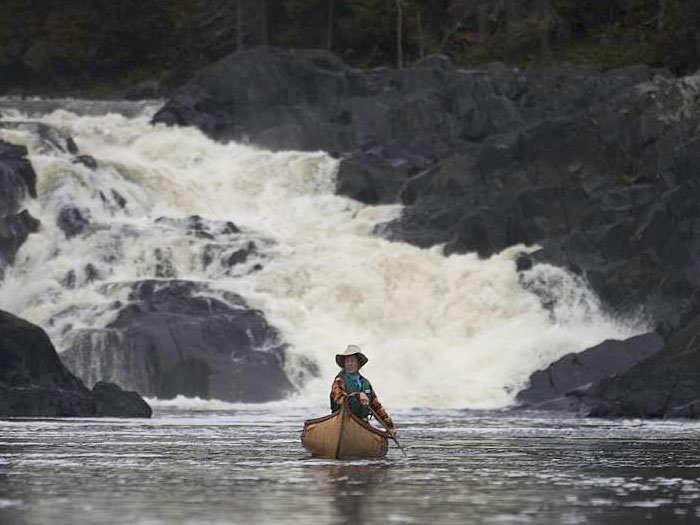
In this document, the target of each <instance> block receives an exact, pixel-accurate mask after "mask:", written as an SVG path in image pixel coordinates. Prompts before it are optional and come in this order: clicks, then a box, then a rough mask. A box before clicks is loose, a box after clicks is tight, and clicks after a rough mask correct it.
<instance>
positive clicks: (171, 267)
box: [0, 100, 644, 408]
mask: <svg viewBox="0 0 700 525" xmlns="http://www.w3.org/2000/svg"><path fill="white" fill-rule="evenodd" d="M32 104H33V105H32ZM2 106H4V109H0V112H1V113H2V117H1V120H2V124H3V125H2V126H0V139H2V140H5V141H8V142H12V143H15V144H22V145H25V146H26V147H27V149H28V150H29V155H28V158H29V159H30V161H31V163H32V165H33V166H34V169H35V171H36V172H37V176H38V181H37V192H38V198H37V199H36V200H28V201H27V202H26V206H27V208H28V209H29V210H30V212H31V214H32V215H33V216H35V217H37V218H39V219H40V220H41V224H42V226H41V229H40V231H39V232H38V233H35V234H32V235H31V236H30V237H29V239H28V240H27V242H26V243H25V244H24V245H23V246H22V248H21V249H20V251H19V252H18V254H17V257H16V260H15V263H14V266H13V267H12V268H11V269H9V270H8V272H7V275H6V278H5V280H4V281H3V282H2V283H1V284H0V305H1V307H2V308H3V309H6V310H9V311H11V312H13V313H15V314H17V315H20V316H22V317H24V318H26V319H28V320H30V321H32V322H35V323H37V324H39V325H40V326H42V327H44V328H45V329H46V330H47V331H48V333H49V335H50V336H51V338H52V340H53V341H54V344H55V345H56V347H57V348H58V350H59V352H60V351H62V350H65V349H66V348H68V347H69V346H70V345H72V344H74V343H76V340H77V338H82V339H84V338H85V337H98V338H99V336H96V335H95V334H94V333H93V332H94V331H95V330H99V329H101V328H104V327H105V326H106V325H107V324H108V323H109V322H110V321H112V320H113V319H114V316H115V313H116V312H117V309H118V306H119V305H122V304H124V303H125V302H128V286H125V283H131V282H134V281H135V280H139V279H152V278H153V279H184V280H189V281H195V282H200V283H203V284H206V286H207V288H208V289H209V290H210V292H208V293H210V294H212V295H214V296H216V297H218V298H220V299H221V300H226V294H227V293H235V294H238V295H240V296H242V297H244V298H245V299H246V301H247V302H248V303H249V304H250V305H251V306H252V307H254V308H256V309H259V310H261V311H262V312H264V315H265V317H266V319H267V321H268V322H269V323H270V324H271V325H272V326H274V327H275V328H276V329H277V330H279V332H280V334H281V337H282V339H283V340H284V341H285V342H286V343H288V344H289V347H288V349H287V359H286V364H285V366H286V370H287V373H288V375H289V377H290V378H291V379H292V380H293V381H294V382H297V383H298V384H297V386H299V387H300V392H299V394H297V395H298V396H299V402H300V403H306V404H320V403H325V402H327V397H328V391H329V388H330V383H331V380H332V378H333V376H334V375H335V373H336V369H337V367H336V365H335V363H334V354H335V353H338V352H341V351H342V350H343V349H344V347H345V346H346V345H347V344H348V343H354V344H358V345H360V346H361V347H362V348H363V350H364V351H365V353H366V354H367V356H368V357H369V363H368V364H367V365H366V367H365V368H364V369H363V373H364V374H365V375H366V376H367V377H368V378H369V379H370V380H371V381H372V382H373V385H374V387H375V389H376V390H377V393H378V395H379V396H380V398H381V399H382V401H383V402H384V403H385V404H388V405H389V406H408V407H410V406H426V407H471V408H494V407H502V406H505V405H507V404H508V403H510V402H511V401H512V399H513V396H514V394H515V393H516V392H517V389H518V388H520V387H521V386H522V385H523V384H524V383H525V382H526V380H527V378H528V376H529V374H530V373H532V372H533V371H534V370H536V369H538V368H541V367H544V366H546V365H548V364H549V363H551V362H552V361H553V360H556V359H557V358H559V357H561V356H562V355H564V354H566V353H569V352H574V351H580V350H583V349H585V348H587V347H589V346H592V345H594V344H597V343H599V342H601V341H602V340H604V339H608V338H626V337H629V336H631V335H633V334H635V333H638V332H639V331H641V330H643V328H644V327H642V326H640V325H638V324H636V323H632V322H627V323H621V322H618V321H616V320H613V319H610V318H607V317H606V316H605V315H604V313H603V312H602V310H601V306H600V304H599V302H598V300H597V298H596V297H595V296H594V295H593V294H592V293H591V292H590V291H589V290H588V289H587V288H586V284H585V282H584V281H582V280H581V279H579V278H577V277H575V276H573V275H571V274H569V273H567V272H566V271H564V270H562V269H559V268H554V267H551V266H546V265H537V266H535V267H534V268H533V269H531V270H529V271H527V272H524V273H520V274H519V273H518V272H516V268H515V263H514V259H515V257H516V256H517V254H518V253H520V252H522V251H527V250H528V248H525V247H522V246H516V247H511V248H508V249H506V250H504V251H503V252H502V253H499V254H497V255H494V256H492V257H491V258H489V259H485V260H484V259H479V258H478V257H477V256H476V255H475V254H466V255H452V256H450V257H445V256H443V255H442V253H441V249H440V247H434V248H431V249H421V248H417V247H415V246H410V245H407V244H402V243H393V242H389V241H387V240H385V239H383V238H381V237H378V236H375V235H373V231H374V230H375V228H376V227H377V226H378V225H380V224H382V223H384V222H386V221H388V220H390V219H392V218H394V217H396V216H397V214H398V213H400V211H401V208H400V206H398V205H389V206H367V205H363V204H361V203H359V202H355V201H353V200H350V199H348V198H345V197H342V196H338V195H335V193H334V190H335V174H336V171H337V168H338V161H337V160H335V159H333V158H331V157H330V156H329V155H327V154H325V153H324V152H314V153H302V152H294V151H285V152H270V151H265V150H262V149H258V148H255V147H253V146H250V145H245V144H237V143H229V144H220V143H217V142H214V141H212V140H210V139H208V138H207V137H206V136H204V135H203V134H202V133H201V132H199V131H198V130H196V129H193V128H168V127H164V126H162V125H157V126H151V125H150V124H149V121H150V118H151V116H152V114H153V113H154V111H155V110H156V108H157V106H156V105H155V104H135V103H134V104H126V103H120V104H119V105H114V106H110V105H109V104H105V106H104V107H102V108H101V107H99V105H96V103H88V102H82V103H81V102H80V101H75V100H71V101H65V102H64V103H54V104H50V105H48V106H46V107H44V106H42V105H41V104H39V102H37V101H34V102H33V103H31V102H27V103H25V104H24V105H23V103H22V102H19V101H8V100H5V101H4V103H3V104H2ZM37 106H38V107H37ZM29 123H40V124H41V125H42V126H45V129H50V130H52V131H51V134H50V136H51V137H53V139H52V140H48V139H47V134H46V133H40V132H39V131H38V130H37V127H36V125H30V124H29ZM68 137H71V138H72V139H73V140H74V141H75V143H76V144H77V145H78V147H79V148H80V152H81V153H82V154H85V155H89V156H91V157H92V158H94V159H95V161H96V165H97V166H96V168H95V169H93V167H91V166H90V165H89V164H90V162H89V161H88V160H86V159H84V160H85V161H84V162H80V161H76V160H77V159H76V158H75V156H74V155H72V154H70V153H69V152H68V151H67V150H66V148H64V147H61V144H62V142H61V141H63V140H65V139H67V138H68ZM61 221H63V225H64V229H65V228H66V221H67V222H68V224H69V228H68V229H69V230H70V231H71V232H74V234H72V236H70V237H67V235H66V233H65V232H64V229H61V227H60V226H59V223H61ZM193 222H194V223H196V224H195V225H194V227H193ZM71 228H72V229H71ZM193 231H194V232H195V233H196V232H199V234H193ZM252 248H254V249H252ZM248 254H249V255H250V256H248ZM232 258H233V259H235V262H236V264H224V263H222V261H227V260H228V261H231V260H232ZM535 289H536V290H535ZM533 290H534V291H535V292H536V293H533ZM543 294H544V295H547V296H548V299H547V301H545V302H546V303H547V307H545V306H543V301H542V296H543ZM86 334H88V335H86ZM90 334H92V335H90ZM109 341H110V337H102V339H101V343H100V344H101V345H103V346H105V347H106V346H108V345H109V344H110V343H109ZM78 343H80V341H78ZM105 352H108V349H107V348H105ZM106 358H107V357H106ZM109 359H110V360H111V361H110V362H113V363H118V362H119V359H118V356H114V355H111V354H110V356H109ZM308 363H315V365H316V366H317V367H318V369H319V372H320V374H319V375H318V376H317V377H315V378H310V376H309V374H308V373H307V372H306V371H305V370H306V368H308ZM84 366H85V369H84V373H83V374H81V375H83V376H84V377H83V378H84V379H86V380H90V381H91V382H94V380H96V379H97V378H95V377H88V376H90V374H91V373H93V372H94V370H93V369H92V368H91V367H90V365H89V364H88V365H84ZM133 384H135V385H138V378H133Z"/></svg>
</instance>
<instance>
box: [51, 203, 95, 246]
mask: <svg viewBox="0 0 700 525" xmlns="http://www.w3.org/2000/svg"><path fill="white" fill-rule="evenodd" d="M89 216H90V215H89V211H88V210H85V209H80V208H78V207H76V206H65V207H64V208H63V209H61V211H60V212H59V213H58V216H57V217H56V224H57V225H58V227H59V228H61V230H63V233H65V234H66V238H68V239H70V238H71V237H75V236H76V235H79V234H81V233H82V232H83V231H84V230H85V227H86V226H87V225H88V224H90V220H89Z"/></svg>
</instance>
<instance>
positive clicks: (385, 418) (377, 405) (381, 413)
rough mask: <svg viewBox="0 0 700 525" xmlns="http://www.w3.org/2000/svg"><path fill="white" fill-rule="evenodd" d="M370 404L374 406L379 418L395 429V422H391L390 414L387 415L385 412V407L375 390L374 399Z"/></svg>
mask: <svg viewBox="0 0 700 525" xmlns="http://www.w3.org/2000/svg"><path fill="white" fill-rule="evenodd" d="M370 403H371V404H372V408H373V409H374V411H375V412H376V413H377V416H378V417H379V418H380V419H381V420H382V421H383V422H384V424H385V425H386V426H387V427H389V428H394V422H393V421H392V420H391V418H390V417H389V414H387V413H386V410H384V407H383V406H382V404H381V403H380V402H379V398H378V397H377V394H376V393H375V392H374V388H373V389H372V399H371V400H370Z"/></svg>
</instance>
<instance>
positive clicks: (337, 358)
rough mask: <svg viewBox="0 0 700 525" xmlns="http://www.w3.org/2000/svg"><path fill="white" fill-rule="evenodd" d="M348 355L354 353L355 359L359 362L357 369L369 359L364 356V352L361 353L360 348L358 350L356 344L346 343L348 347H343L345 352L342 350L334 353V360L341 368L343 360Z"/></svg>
mask: <svg viewBox="0 0 700 525" xmlns="http://www.w3.org/2000/svg"><path fill="white" fill-rule="evenodd" d="M349 355H356V356H357V361H358V364H359V366H358V367H357V368H358V369H360V368H362V367H363V366H365V364H366V363H367V361H369V359H367V356H366V355H365V354H363V353H362V350H360V347H359V346H357V345H348V347H347V348H346V349H345V352H343V353H342V354H336V355H335V362H336V363H338V366H339V367H340V368H343V361H344V360H345V358H346V357H347V356H349Z"/></svg>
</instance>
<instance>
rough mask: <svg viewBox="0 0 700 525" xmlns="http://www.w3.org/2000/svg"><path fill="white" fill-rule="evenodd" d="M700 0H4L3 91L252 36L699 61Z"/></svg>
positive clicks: (163, 65) (133, 78)
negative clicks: (58, 0)
mask: <svg viewBox="0 0 700 525" xmlns="http://www.w3.org/2000/svg"><path fill="white" fill-rule="evenodd" d="M698 29H700V1H698V0H423V1H419V0H118V1H115V0H61V1H60V2H57V1H56V0H0V90H2V91H4V92H8V91H9V92H18V93H31V92H60V91H66V92H75V91H80V92H82V93H84V94H88V95H100V94H104V93H109V92H114V91H115V90H118V89H120V88H123V87H125V86H128V85H132V84H134V83H137V82H140V81H142V80H146V79H155V80H157V81H158V82H159V84H160V86H161V88H162V89H164V91H166V92H167V90H168V89H169V88H172V87H175V86H177V85H179V84H181V83H182V82H183V81H185V80H186V79H187V78H189V77H190V76H191V75H192V73H193V72H194V71H196V70H198V69H200V68H201V67H203V66H206V65H207V64H210V63H211V62H213V61H215V60H217V59H219V58H221V57H223V56H225V55H227V54H229V53H231V52H233V51H236V50H241V49H246V48H250V47H253V46H257V45H264V44H270V45H276V46H283V47H291V48H307V47H317V48H327V49H330V50H332V51H333V52H335V53H337V54H338V55H339V56H341V57H342V58H343V59H344V60H346V61H347V62H349V63H351V64H354V65H357V66H361V67H372V66H382V65H385V66H392V67H409V66H410V65H412V64H413V63H415V62H416V61H418V60H420V59H421V58H422V57H423V56H425V55H427V54H431V53H436V52H442V53H448V54H450V55H451V56H452V57H453V58H454V61H455V62H456V63H457V64H459V65H463V66H475V65H479V64H484V63H487V62H491V61H501V62H505V63H509V64H514V65H518V66H521V67H529V66H533V65H546V64H557V65H563V64H571V65H581V66H586V67H592V68H596V69H611V68H615V67H621V66H625V65H630V64H637V63H645V64H649V65H653V66H658V67H665V68H668V69H669V70H671V71H672V72H673V73H675V74H684V73H688V72H692V71H695V70H696V69H698V68H700V36H699V35H700V31H698Z"/></svg>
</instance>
